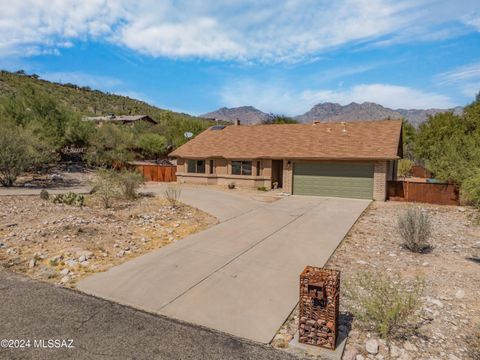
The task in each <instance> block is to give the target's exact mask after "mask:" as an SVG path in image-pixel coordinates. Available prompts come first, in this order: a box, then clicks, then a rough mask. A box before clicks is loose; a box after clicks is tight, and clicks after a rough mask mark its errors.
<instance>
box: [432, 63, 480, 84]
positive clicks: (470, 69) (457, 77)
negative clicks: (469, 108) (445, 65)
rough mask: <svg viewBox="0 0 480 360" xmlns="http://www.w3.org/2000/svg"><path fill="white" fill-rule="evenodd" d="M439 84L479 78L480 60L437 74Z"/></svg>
mask: <svg viewBox="0 0 480 360" xmlns="http://www.w3.org/2000/svg"><path fill="white" fill-rule="evenodd" d="M437 78H438V80H439V81H440V83H441V84H449V85H450V84H458V83H460V82H465V81H471V80H480V62H477V63H472V64H467V65H464V66H461V67H458V68H456V69H453V70H451V71H448V72H444V73H442V74H439V75H438V76H437Z"/></svg>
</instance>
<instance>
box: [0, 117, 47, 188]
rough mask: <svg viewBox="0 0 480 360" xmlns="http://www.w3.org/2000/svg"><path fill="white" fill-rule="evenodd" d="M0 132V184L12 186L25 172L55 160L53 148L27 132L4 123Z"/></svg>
mask: <svg viewBox="0 0 480 360" xmlns="http://www.w3.org/2000/svg"><path fill="white" fill-rule="evenodd" d="M1 126H2V131H1V132H0V183H1V184H2V185H3V186H12V185H13V183H14V182H15V180H16V179H17V177H18V176H19V175H20V174H21V173H22V172H24V171H25V170H27V169H29V168H31V167H33V166H39V165H41V164H44V163H46V162H48V161H50V160H53V159H54V158H53V157H52V156H51V153H52V151H51V148H49V147H48V145H46V144H44V143H43V142H42V141H40V140H39V139H37V138H35V136H34V135H33V134H32V133H30V132H29V131H27V130H23V129H22V128H21V127H18V126H14V125H13V124H12V123H7V122H6V121H2V124H1Z"/></svg>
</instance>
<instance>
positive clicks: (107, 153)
mask: <svg viewBox="0 0 480 360" xmlns="http://www.w3.org/2000/svg"><path fill="white" fill-rule="evenodd" d="M134 147H135V139H134V136H133V134H132V131H131V129H130V128H129V127H128V126H125V125H119V124H104V125H102V126H101V127H100V128H98V129H97V131H96V132H95V134H94V136H93V137H92V139H91V145H90V147H89V149H88V151H87V162H88V163H89V164H90V165H92V166H99V167H114V166H116V165H120V164H122V163H125V162H127V161H130V160H132V159H133V158H134V154H133V151H132V149H133V148H134Z"/></svg>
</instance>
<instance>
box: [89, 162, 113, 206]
mask: <svg viewBox="0 0 480 360" xmlns="http://www.w3.org/2000/svg"><path fill="white" fill-rule="evenodd" d="M92 185H93V194H94V195H95V196H96V197H97V198H98V199H99V200H100V202H101V203H102V205H103V207H104V208H105V209H108V208H110V207H111V206H112V204H113V200H114V199H115V198H116V197H117V196H118V195H119V193H120V192H119V187H118V178H117V173H116V171H115V170H107V169H99V170H97V173H96V176H95V178H94V180H93V182H92Z"/></svg>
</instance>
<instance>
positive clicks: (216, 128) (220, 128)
mask: <svg viewBox="0 0 480 360" xmlns="http://www.w3.org/2000/svg"><path fill="white" fill-rule="evenodd" d="M223 129H225V126H224V125H215V126H212V127H211V128H210V130H223Z"/></svg>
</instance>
